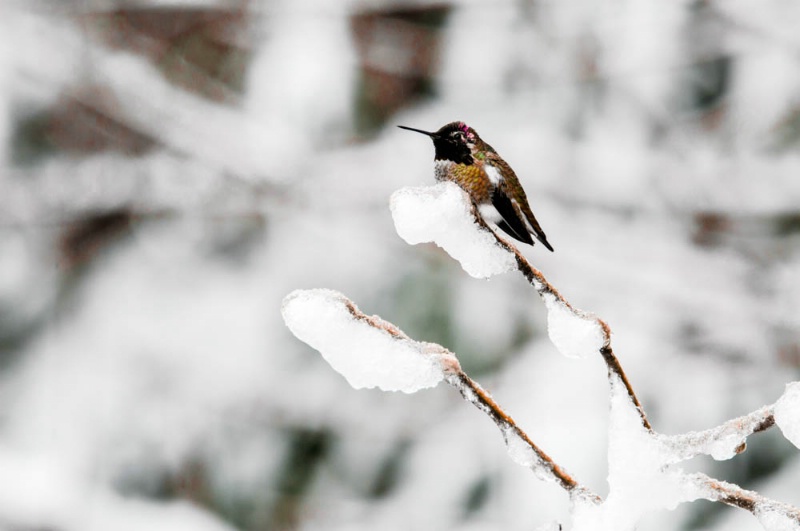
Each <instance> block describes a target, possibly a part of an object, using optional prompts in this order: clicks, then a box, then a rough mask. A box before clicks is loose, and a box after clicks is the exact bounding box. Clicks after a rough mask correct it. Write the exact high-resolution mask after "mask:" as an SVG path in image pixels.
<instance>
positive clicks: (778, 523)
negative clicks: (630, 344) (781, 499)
mask: <svg viewBox="0 0 800 531" xmlns="http://www.w3.org/2000/svg"><path fill="white" fill-rule="evenodd" d="M756 518H758V521H759V523H760V524H761V526H762V527H763V528H764V529H766V530H767V531H797V530H798V529H800V524H798V523H797V521H796V520H794V519H792V518H790V517H788V516H786V514H785V513H783V512H782V511H781V510H780V509H767V510H762V511H756Z"/></svg>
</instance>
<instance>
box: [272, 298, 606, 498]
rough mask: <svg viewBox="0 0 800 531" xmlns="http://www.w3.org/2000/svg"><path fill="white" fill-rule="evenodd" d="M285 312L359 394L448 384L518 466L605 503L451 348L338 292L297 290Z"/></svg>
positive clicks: (297, 331)
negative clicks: (492, 428) (493, 427)
mask: <svg viewBox="0 0 800 531" xmlns="http://www.w3.org/2000/svg"><path fill="white" fill-rule="evenodd" d="M281 311H282V313H283V318H284V321H285V322H286V325H287V326H288V327H289V329H290V330H291V331H292V332H293V333H294V334H295V335H296V336H297V337H298V338H299V339H301V340H303V341H304V342H306V343H308V344H309V345H310V346H312V347H314V348H315V349H317V350H319V352H320V353H321V354H322V356H323V358H325V359H326V360H327V361H328V363H330V365H331V366H332V367H333V368H334V369H335V370H336V371H337V372H339V373H340V374H341V375H342V376H344V377H345V379H347V381H348V382H350V384H351V385H352V386H353V387H355V388H356V389H359V388H372V387H378V388H380V389H382V390H384V391H404V392H406V393H412V392H415V391H417V390H420V389H424V388H427V387H433V386H435V385H437V384H438V383H439V382H440V381H442V380H445V381H446V382H447V383H448V384H450V385H451V386H453V387H455V388H456V389H458V391H459V392H460V393H461V395H462V396H463V397H464V398H465V399H466V400H467V401H469V402H470V403H472V404H473V405H475V407H477V408H478V409H479V410H481V411H483V412H484V413H486V414H487V415H488V416H489V418H491V419H492V421H494V423H495V424H497V427H498V428H500V431H501V432H502V434H503V437H504V438H505V441H506V445H507V446H508V451H509V455H510V456H511V458H512V459H514V461H516V462H517V463H519V464H520V465H523V466H526V467H528V468H530V469H531V470H533V471H534V473H536V475H537V476H539V477H541V478H543V479H546V480H549V481H553V482H555V483H557V484H558V485H560V486H561V487H562V488H564V489H565V490H566V491H568V492H569V493H570V494H571V495H572V496H573V497H576V496H577V497H580V498H581V499H583V500H590V501H594V502H595V503H599V501H600V498H599V497H598V496H597V495H596V494H594V493H592V492H591V491H590V490H589V489H587V488H585V487H583V486H581V485H580V484H579V483H578V481H577V480H575V479H574V478H573V477H572V476H570V475H569V474H568V473H567V472H566V471H565V470H564V469H563V468H562V467H561V466H559V465H558V464H556V463H555V462H554V461H553V460H552V458H550V456H548V455H547V454H546V453H545V452H544V451H543V450H541V449H540V448H539V447H538V446H537V445H536V444H535V443H534V442H533V441H532V440H531V439H530V437H528V435H527V434H526V433H525V432H524V431H523V430H522V428H520V427H519V425H517V423H516V422H514V419H512V418H511V416H510V415H508V413H506V412H505V411H503V409H502V408H501V407H500V406H499V405H498V404H497V403H496V402H495V401H494V399H492V397H491V395H489V393H487V392H486V391H485V390H483V388H481V386H480V385H478V383H477V382H475V381H474V380H472V379H471V378H470V377H469V376H468V375H467V374H466V373H465V372H464V371H463V370H462V369H461V365H460V364H459V363H458V359H457V358H456V356H455V354H453V353H452V352H450V351H449V350H447V349H446V348H444V347H442V346H441V345H437V344H435V343H424V342H419V341H415V340H413V339H411V338H410V337H408V336H407V335H406V334H405V333H404V332H403V331H402V330H400V329H399V328H397V327H396V326H395V325H393V324H392V323H389V322H387V321H384V320H383V319H381V318H380V317H378V316H376V315H366V314H364V313H363V312H362V311H361V310H359V309H358V307H357V306H356V305H355V304H354V303H353V302H352V301H350V300H349V299H348V298H347V297H345V296H344V295H342V294H341V293H338V292H336V291H332V290H326V289H315V290H296V291H293V292H292V293H290V294H289V295H287V296H286V298H285V299H284V301H283V306H282V309H281Z"/></svg>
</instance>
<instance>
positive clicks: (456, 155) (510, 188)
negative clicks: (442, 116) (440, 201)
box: [397, 122, 553, 252]
mask: <svg viewBox="0 0 800 531" xmlns="http://www.w3.org/2000/svg"><path fill="white" fill-rule="evenodd" d="M397 127H399V128H400V129H407V130H408V131H414V132H416V133H422V134H423V135H427V136H429V137H430V138H431V140H433V146H434V148H435V149H436V154H435V155H434V165H435V176H436V180H437V181H453V182H454V183H456V184H457V185H458V186H460V187H461V189H462V190H464V191H465V192H467V194H469V196H470V198H471V199H472V201H473V202H474V203H475V205H476V206H477V207H478V211H479V212H480V215H481V217H483V219H484V220H485V221H491V222H492V223H494V224H496V225H497V226H498V227H499V228H500V229H501V230H503V231H504V232H505V233H507V234H508V235H509V236H511V237H513V238H515V239H517V240H519V241H521V242H524V243H527V244H528V245H533V243H534V242H533V238H531V235H533V236H535V237H536V239H537V240H539V241H540V242H542V245H544V246H545V247H547V248H548V249H549V250H550V251H551V252H552V251H553V247H552V246H551V245H550V243H548V241H547V236H545V234H544V231H543V230H542V227H541V226H540V225H539V222H538V221H536V217H535V216H534V215H533V212H532V211H531V207H530V205H528V198H527V196H526V195H525V190H523V189H522V185H521V184H520V183H519V179H517V175H516V174H515V173H514V170H512V169H511V166H509V165H508V163H507V162H506V161H505V160H503V158H502V157H501V156H500V155H498V154H497V151H495V150H494V148H493V147H492V146H490V145H489V144H487V143H486V142H484V141H483V140H482V139H481V137H480V136H478V133H477V131H475V130H474V129H473V128H471V127H469V126H468V125H467V124H465V123H464V122H451V123H449V124H447V125H444V126H442V128H441V129H439V130H438V131H436V132H434V133H432V132H429V131H423V130H421V129H415V128H413V127H406V126H405V125H398V126H397Z"/></svg>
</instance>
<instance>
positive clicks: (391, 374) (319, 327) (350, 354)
mask: <svg viewBox="0 0 800 531" xmlns="http://www.w3.org/2000/svg"><path fill="white" fill-rule="evenodd" d="M281 313H282V314H283V320H284V322H285V323H286V326H288V327H289V329H290V330H291V331H292V333H293V334H294V335H295V336H297V338H298V339H300V340H301V341H303V342H305V343H307V344H308V345H310V346H311V347H313V348H315V349H317V350H318V351H319V352H320V354H322V357H323V358H325V361H327V362H328V363H329V364H330V366H331V367H333V369H334V370H335V371H336V372H338V373H339V374H341V375H342V376H344V377H345V379H347V381H348V383H349V384H350V385H352V386H353V387H354V388H356V389H363V388H373V387H378V388H379V389H382V390H384V391H403V392H404V393H414V392H416V391H418V390H420V389H425V388H428V387H434V386H435V385H437V384H438V383H439V382H440V381H442V379H443V378H444V370H445V369H446V368H447V367H450V366H454V365H455V366H457V361H455V357H454V356H453V355H452V354H451V353H450V352H448V351H447V350H446V349H444V348H443V347H440V346H439V345H434V344H432V343H422V342H418V341H414V340H412V339H410V338H408V336H406V335H405V334H404V333H403V332H401V331H400V330H399V329H397V328H396V327H395V326H394V325H392V324H391V323H387V322H386V321H383V320H382V319H381V318H379V317H377V316H367V315H364V314H363V313H361V311H360V310H359V309H358V308H357V307H356V306H355V304H353V303H352V302H351V301H350V300H348V299H347V297H345V296H344V295H342V294H341V293H339V292H337V291H332V290H327V289H313V290H295V291H293V292H292V293H290V294H289V295H287V296H286V298H284V299H283V305H282V307H281Z"/></svg>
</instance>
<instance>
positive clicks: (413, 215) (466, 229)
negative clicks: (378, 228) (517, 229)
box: [390, 182, 516, 278]
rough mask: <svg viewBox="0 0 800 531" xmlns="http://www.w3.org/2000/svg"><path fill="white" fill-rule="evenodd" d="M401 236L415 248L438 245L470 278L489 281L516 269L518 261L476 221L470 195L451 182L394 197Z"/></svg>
mask: <svg viewBox="0 0 800 531" xmlns="http://www.w3.org/2000/svg"><path fill="white" fill-rule="evenodd" d="M390 204H391V209H392V218H393V219H394V226H395V228H396V229H397V234H399V235H400V237H401V238H403V239H404V240H405V241H406V242H408V243H409V244H411V245H416V244H418V243H427V242H434V243H436V245H438V246H439V247H441V248H442V249H444V250H445V251H446V252H447V254H449V255H450V256H452V257H453V258H455V259H456V260H458V261H459V262H460V263H461V267H462V268H464V271H466V272H467V273H468V274H469V275H471V276H473V277H475V278H489V277H491V276H493V275H497V274H500V273H506V272H508V271H511V270H512V269H514V267H515V266H516V258H515V257H514V255H513V254H512V253H510V252H508V251H507V250H506V249H503V248H502V247H501V246H500V245H498V243H497V240H496V239H495V236H494V235H493V234H491V233H489V232H487V231H485V230H482V229H481V228H480V226H479V225H477V224H476V223H475V221H474V218H473V216H472V212H471V202H470V200H469V197H468V196H467V194H466V193H465V192H464V191H463V190H462V189H461V188H459V187H458V185H456V184H454V183H451V182H443V183H439V184H436V185H434V186H421V187H406V188H401V189H400V190H397V191H396V192H395V193H393V194H392V198H391V203H390Z"/></svg>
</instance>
